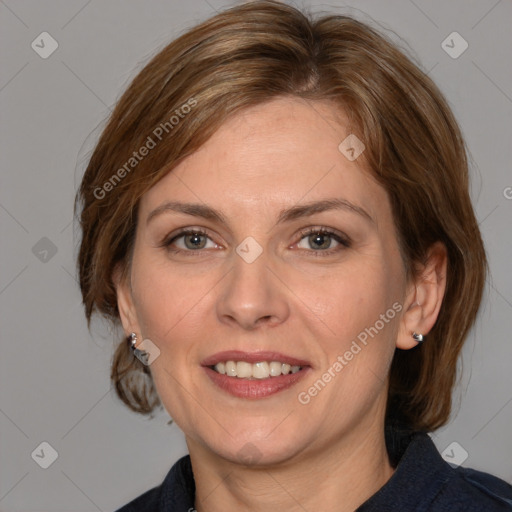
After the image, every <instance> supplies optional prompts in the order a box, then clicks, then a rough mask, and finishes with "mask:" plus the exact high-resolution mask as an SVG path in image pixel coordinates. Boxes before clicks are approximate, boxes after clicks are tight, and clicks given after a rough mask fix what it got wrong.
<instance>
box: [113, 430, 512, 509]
mask: <svg viewBox="0 0 512 512" xmlns="http://www.w3.org/2000/svg"><path fill="white" fill-rule="evenodd" d="M386 446H387V450H388V454H389V457H390V462H391V465H392V466H393V467H394V468H395V472H394V473H393V475H392V476H391V478H390V479H389V480H388V481H387V482H386V483H385V484H384V485H383V486H382V487H381V488H380V489H379V490H378V491H377V492H376V493H375V494H374V495H373V496H371V497H370V498H369V499H368V500H366V501H365V502H364V503H363V504H362V505H360V506H359V507H358V508H357V510H356V511H355V512H411V511H414V512H462V511H464V512H501V511H503V512H505V511H509V512H510V511H512V486H511V485H509V484H508V483H507V482H505V481H504V480H501V479H499V478H497V477H495V476H493V475H490V474H488V473H483V472H481V471H476V470H474V469H469V468H464V467H462V466H459V467H457V468H455V467H452V466H451V465H450V464H448V463H447V462H445V461H444V460H443V459H442V457H441V455H440V454H439V452H438V451H437V448H436V446H435V445H434V443H433V442H432V440H431V438H430V436H429V435H428V434H426V433H421V432H407V431H404V430H398V429H393V430H391V429H388V430H386ZM194 498H195V482H194V475H193V473H192V467H191V464H190V456H189V455H186V456H185V457H182V458H181V459H179V460H178V461H177V462H176V463H175V464H174V465H173V467H172V468H171V469H170V471H169V473H168V474H167V476H166V477H165V480H164V481H163V482H162V484H161V485H159V486H158V487H154V488H153V489H150V490H149V491H147V492H145V493H144V494H142V495H141V496H139V497H138V498H136V499H134V500H133V501H131V502H130V503H128V504H127V505H125V506H124V507H122V508H120V509H118V510H117V511H116V512H191V511H192V510H194Z"/></svg>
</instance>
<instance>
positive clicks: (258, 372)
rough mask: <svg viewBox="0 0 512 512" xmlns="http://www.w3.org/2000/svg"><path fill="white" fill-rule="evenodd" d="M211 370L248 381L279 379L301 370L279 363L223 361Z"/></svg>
mask: <svg viewBox="0 0 512 512" xmlns="http://www.w3.org/2000/svg"><path fill="white" fill-rule="evenodd" d="M211 368H212V369H213V370H215V371H216V372H217V373H220V374H221V375H226V376H228V377H234V378H238V379H250V380H251V379H268V378H269V377H279V376H280V375H288V374H290V373H297V372H298V371H300V370H301V369H302V367H301V366H298V365H294V366H291V365H289V364H287V363H281V362H279V361H270V362H268V361H261V362H258V363H248V362H247V361H225V362H219V363H217V364H216V365H215V366H212V367H211Z"/></svg>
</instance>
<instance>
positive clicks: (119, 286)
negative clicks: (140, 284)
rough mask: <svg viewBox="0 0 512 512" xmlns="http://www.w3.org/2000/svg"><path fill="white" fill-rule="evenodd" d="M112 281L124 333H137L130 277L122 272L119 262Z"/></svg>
mask: <svg viewBox="0 0 512 512" xmlns="http://www.w3.org/2000/svg"><path fill="white" fill-rule="evenodd" d="M112 281H113V283H114V286H115V288H116V294H117V308H118V309H119V316H120V318H121V323H122V324H123V330H124V332H125V334H126V335H127V336H128V335H129V334H130V333H132V332H134V333H136V334H139V333H140V328H139V323H138V321H137V314H136V311H135V305H134V302H133V297H132V290H131V285H130V278H129V276H128V275H126V274H125V273H124V272H123V269H122V268H121V266H120V264H118V265H116V267H115V269H114V272H113V274H112Z"/></svg>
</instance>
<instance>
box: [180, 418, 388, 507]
mask: <svg viewBox="0 0 512 512" xmlns="http://www.w3.org/2000/svg"><path fill="white" fill-rule="evenodd" d="M187 443H188V444H189V450H190V457H191V462H192V467H193V471H194V478H195V481H196V500H195V508H196V510H197V512H206V511H208V512H220V511H225V510H240V511H245V510H250V511H254V512H260V511H261V512H263V511H268V510H270V509H277V510H279V509H283V510H287V511H301V512H304V510H318V509H319V508H321V509H322V510H323V511H325V512H331V511H332V512H334V511H336V512H349V511H350V512H352V511H354V510H355V509H356V508H357V507H358V506H360V505H361V504H362V503H364V502H365V501H366V500H367V499H368V498H369V497H370V496H372V495H373V494H374V493H375V492H377V491H378V490H379V489H380V488H381V487H382V486H383V485H384V484H385V483H386V482H387V481H388V480H389V478H390V477H391V475H392V474H393V471H394V470H393V468H392V467H391V465H390V462H389V458H388V454H387V451H386V445H385V437H384V427H383V421H382V418H379V421H378V422H376V421H375V422H374V424H373V425H357V427H356V428H354V429H352V430H351V433H350V434H348V435H344V436H343V437H342V438H340V439H338V440H337V441H335V442H334V443H332V442H331V443H329V444H328V445H327V446H325V447H324V449H322V450H315V451H314V453H313V454H312V455H308V456H296V457H293V458H292V459H290V460H289V461H287V462H286V463H282V464H279V465H272V466H266V467H246V466H240V465H238V464H235V463H232V462H230V461H227V460H225V459H221V458H220V457H218V456H216V455H215V454H212V453H211V452H210V453H206V452H205V451H204V448H203V447H200V446H199V445H197V444H195V443H193V442H191V441H190V440H189V439H187ZM319 496H321V506H320V507H319V502H318V497H319Z"/></svg>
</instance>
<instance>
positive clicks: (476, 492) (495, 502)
mask: <svg viewBox="0 0 512 512" xmlns="http://www.w3.org/2000/svg"><path fill="white" fill-rule="evenodd" d="M448 466H449V465H448ZM448 475H449V476H448V479H447V480H446V482H445V483H444V485H443V486H442V487H441V489H440V490H439V493H438V494H437V496H436V497H435V499H434V501H433V504H432V505H433V510H437V509H438V508H439V507H442V508H439V510H445V509H446V510H451V511H453V510H464V511H467V512H477V511H478V512H480V511H482V510H486V511H489V512H491V511H493V512H494V511H496V512H498V511H512V486H511V485H510V484H508V483H507V482H505V481H504V480H502V479H500V478H498V477H496V476H494V475H491V474H490V473H485V472H483V471H477V470H476V469H471V468H464V467H458V468H452V467H451V466H449V469H448ZM436 507H437V508H436Z"/></svg>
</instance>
